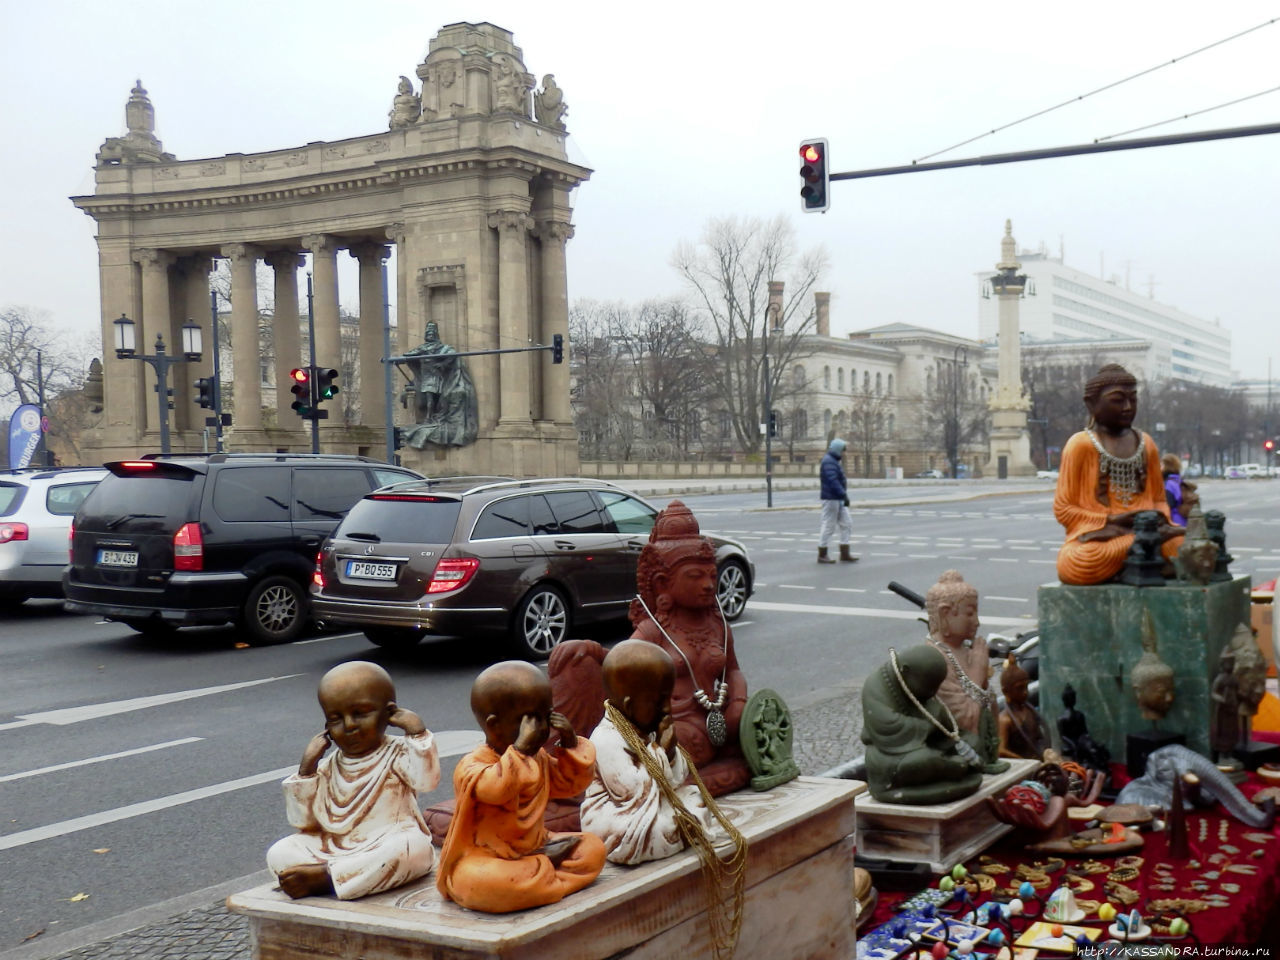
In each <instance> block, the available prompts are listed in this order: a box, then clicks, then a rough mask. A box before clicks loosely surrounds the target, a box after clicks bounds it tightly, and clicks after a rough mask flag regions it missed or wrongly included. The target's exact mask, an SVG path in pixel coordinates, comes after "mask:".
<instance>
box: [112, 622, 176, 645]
mask: <svg viewBox="0 0 1280 960" xmlns="http://www.w3.org/2000/svg"><path fill="white" fill-rule="evenodd" d="M116 623H123V624H124V625H125V626H126V627H128V628H129V629H130V630H136V631H137V632H138V633H140V634H142V635H143V636H144V637H147V638H148V639H150V640H163V639H165V638H166V637H172V636H173V634H174V632H175V631H176V630H177V629H178V628H177V627H175V626H174V625H173V624H171V623H166V622H165V621H163V620H160V619H155V618H152V619H147V620H117V621H116Z"/></svg>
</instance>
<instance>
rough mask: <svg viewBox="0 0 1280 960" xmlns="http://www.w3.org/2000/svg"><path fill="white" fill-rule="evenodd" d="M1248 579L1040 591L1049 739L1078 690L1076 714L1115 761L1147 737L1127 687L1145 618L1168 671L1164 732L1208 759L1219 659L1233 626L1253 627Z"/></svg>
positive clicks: (1139, 653)
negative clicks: (1067, 698) (1137, 733)
mask: <svg viewBox="0 0 1280 960" xmlns="http://www.w3.org/2000/svg"><path fill="white" fill-rule="evenodd" d="M1249 594H1250V590H1249V578H1248V577H1236V578H1235V579H1234V580H1229V581H1223V582H1221V583H1210V584H1209V585H1207V586H1203V587H1201V586H1194V585H1185V586H1184V585H1181V584H1177V583H1175V582H1172V581H1171V582H1169V583H1167V584H1166V585H1165V586H1163V587H1130V586H1126V585H1124V584H1116V583H1107V584H1099V585H1097V586H1092V587H1074V586H1068V585H1066V584H1060V583H1058V584H1047V585H1045V586H1042V587H1041V588H1040V590H1039V594H1038V597H1037V605H1038V613H1039V617H1040V712H1041V714H1043V716H1044V718H1045V719H1046V720H1047V721H1048V722H1049V726H1050V728H1051V729H1053V730H1054V731H1055V736H1054V745H1055V746H1061V739H1060V738H1059V737H1058V736H1057V735H1056V727H1057V724H1056V720H1057V718H1058V716H1059V715H1060V714H1061V713H1062V711H1063V706H1062V689H1063V687H1065V686H1066V685H1067V684H1071V686H1073V687H1074V688H1075V691H1076V709H1077V710H1079V711H1080V712H1082V713H1083V714H1084V715H1085V719H1086V720H1088V722H1089V734H1090V735H1091V736H1092V737H1093V739H1094V740H1096V741H1098V742H1099V743H1101V744H1104V745H1105V746H1106V747H1107V749H1109V750H1110V751H1111V756H1112V757H1113V758H1116V759H1118V758H1120V757H1123V756H1124V755H1125V735H1126V733H1127V732H1128V731H1132V730H1145V729H1147V728H1149V727H1150V726H1151V721H1149V720H1146V719H1144V718H1143V717H1142V714H1141V712H1140V711H1139V709H1138V701H1137V700H1136V699H1135V697H1134V694H1133V688H1132V686H1131V679H1132V678H1131V671H1132V670H1133V667H1134V665H1135V664H1136V663H1137V662H1138V658H1139V657H1141V656H1142V616H1143V612H1144V611H1149V612H1150V613H1151V619H1152V623H1153V625H1154V627H1155V636H1156V648H1157V650H1158V652H1159V654H1160V659H1161V660H1163V661H1164V662H1165V663H1167V664H1169V666H1171V667H1172V668H1173V673H1174V680H1173V682H1174V701H1173V706H1172V707H1171V708H1170V710H1169V712H1168V714H1167V715H1166V716H1165V717H1164V719H1163V720H1161V721H1160V729H1161V730H1162V731H1169V732H1173V733H1182V734H1185V735H1186V738H1187V741H1186V742H1187V746H1188V747H1190V748H1191V749H1192V750H1195V751H1196V752H1197V753H1201V754H1204V755H1205V756H1206V757H1209V756H1212V753H1211V752H1210V750H1211V748H1210V745H1209V727H1210V723H1211V721H1212V715H1213V710H1212V706H1213V701H1212V700H1211V699H1210V697H1209V692H1210V690H1211V689H1212V688H1213V678H1214V677H1215V676H1216V675H1217V672H1218V654H1219V653H1220V652H1221V651H1222V648H1223V646H1225V645H1226V644H1227V642H1228V641H1229V640H1230V639H1231V635H1232V633H1233V632H1234V631H1235V628H1236V625H1237V624H1239V623H1241V622H1243V623H1248V622H1249Z"/></svg>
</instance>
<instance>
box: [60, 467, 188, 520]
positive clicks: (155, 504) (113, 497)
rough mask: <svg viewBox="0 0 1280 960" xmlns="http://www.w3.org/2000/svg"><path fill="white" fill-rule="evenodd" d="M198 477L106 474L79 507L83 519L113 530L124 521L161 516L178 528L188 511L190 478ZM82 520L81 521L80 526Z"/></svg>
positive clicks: (186, 516)
mask: <svg viewBox="0 0 1280 960" xmlns="http://www.w3.org/2000/svg"><path fill="white" fill-rule="evenodd" d="M196 476H198V474H194V473H182V474H177V475H171V476H163V477H162V476H155V475H151V474H130V475H128V476H124V477H119V476H115V475H114V474H113V475H111V476H108V477H106V478H105V479H103V480H102V482H100V483H99V484H98V485H97V486H96V487H94V488H93V492H92V493H90V494H89V496H88V497H86V498H85V501H84V503H83V504H82V505H81V507H80V516H81V518H82V521H88V520H92V521H93V522H94V526H95V527H96V526H98V525H100V524H101V525H104V529H108V530H111V529H116V528H117V527H119V526H121V525H122V524H123V523H124V521H126V520H142V519H162V520H167V521H168V523H167V524H165V526H172V527H173V528H174V529H177V528H178V527H180V526H181V525H182V524H184V523H186V522H187V521H188V520H189V519H191V517H190V513H191V498H192V491H193V490H194V489H195V486H196V485H195V484H194V483H192V481H193V480H194V479H195V478H196ZM83 526H84V523H83V522H82V523H81V527H82V528H83Z"/></svg>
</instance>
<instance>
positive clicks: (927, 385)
mask: <svg viewBox="0 0 1280 960" xmlns="http://www.w3.org/2000/svg"><path fill="white" fill-rule="evenodd" d="M924 392H925V396H932V395H933V368H932V367H930V368H929V369H928V370H926V371H925V372H924Z"/></svg>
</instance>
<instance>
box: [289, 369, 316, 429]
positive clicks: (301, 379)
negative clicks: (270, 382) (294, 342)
mask: <svg viewBox="0 0 1280 960" xmlns="http://www.w3.org/2000/svg"><path fill="white" fill-rule="evenodd" d="M289 379H290V380H292V381H293V386H292V387H290V388H289V392H290V393H292V394H293V396H294V400H293V403H291V404H290V406H291V407H292V408H293V411H294V412H295V413H296V414H297V415H298V416H300V417H301V418H302V419H303V420H310V419H311V414H312V412H313V411H314V410H315V396H314V395H313V388H312V385H313V382H314V381H313V380H312V378H311V368H310V367H294V368H293V369H292V370H290V371H289Z"/></svg>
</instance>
